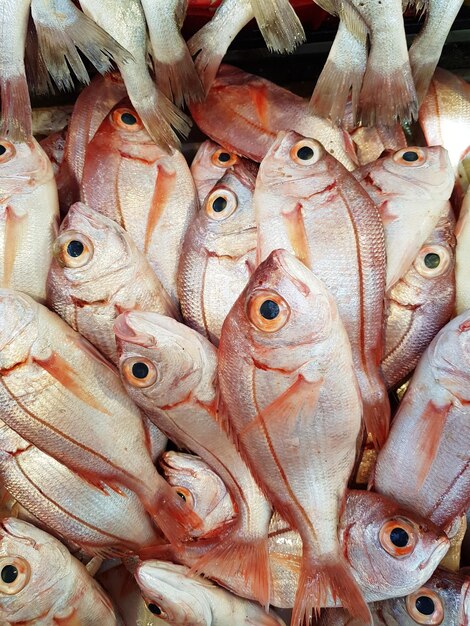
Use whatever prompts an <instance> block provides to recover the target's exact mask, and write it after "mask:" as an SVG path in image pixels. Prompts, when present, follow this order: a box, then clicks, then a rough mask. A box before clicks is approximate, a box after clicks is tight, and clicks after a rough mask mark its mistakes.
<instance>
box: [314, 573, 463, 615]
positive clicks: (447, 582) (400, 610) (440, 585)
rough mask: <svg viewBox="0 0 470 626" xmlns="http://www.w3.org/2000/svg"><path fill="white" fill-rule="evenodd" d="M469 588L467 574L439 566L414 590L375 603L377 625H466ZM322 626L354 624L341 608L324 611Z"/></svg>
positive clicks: (372, 606) (374, 613) (372, 609)
mask: <svg viewBox="0 0 470 626" xmlns="http://www.w3.org/2000/svg"><path fill="white" fill-rule="evenodd" d="M469 588H470V580H469V578H468V576H466V575H465V574H463V573H457V574H454V573H452V572H448V571H446V570H444V569H437V570H436V572H435V573H434V574H433V576H432V577H431V578H430V579H429V580H428V581H427V582H426V584H425V585H424V586H423V587H421V588H420V589H418V590H417V591H415V592H414V593H411V594H409V595H407V596H406V597H404V598H392V599H390V600H385V601H383V602H378V603H376V604H372V605H371V607H370V608H371V613H372V616H373V618H374V622H373V623H374V626H415V625H416V624H440V625H441V626H466V624H468V620H469V619H470V592H469ZM320 626H354V622H352V621H351V620H350V619H349V616H348V615H347V613H345V611H343V610H342V609H333V610H329V611H325V613H324V616H323V617H322V619H321V620H320Z"/></svg>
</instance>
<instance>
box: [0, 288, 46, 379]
mask: <svg viewBox="0 0 470 626" xmlns="http://www.w3.org/2000/svg"><path fill="white" fill-rule="evenodd" d="M38 308H39V305H38V304H37V303H36V302H35V301H34V300H33V299H32V298H30V297H29V296H27V295H26V294H23V293H20V292H18V291H14V290H13V289H0V370H2V373H6V370H9V369H12V368H14V367H15V366H16V365H19V364H21V363H24V362H25V361H27V360H28V358H29V356H30V354H31V350H32V347H33V345H34V343H35V341H36V339H37V338H38V335H39V321H38Z"/></svg>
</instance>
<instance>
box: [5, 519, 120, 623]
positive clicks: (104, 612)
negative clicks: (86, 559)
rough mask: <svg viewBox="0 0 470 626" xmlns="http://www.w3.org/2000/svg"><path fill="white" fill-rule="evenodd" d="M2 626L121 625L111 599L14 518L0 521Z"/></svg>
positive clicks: (51, 542) (44, 537)
mask: <svg viewBox="0 0 470 626" xmlns="http://www.w3.org/2000/svg"><path fill="white" fill-rule="evenodd" d="M0 538H1V539H0V570H1V578H2V580H1V582H0V622H1V623H2V624H3V625H4V626H15V625H16V624H20V623H21V624H24V625H25V626H33V625H39V624H44V625H46V624H63V626H75V625H77V626H78V625H80V626H95V625H96V624H100V626H122V621H121V618H120V616H119V615H118V613H117V612H116V610H115V609H114V607H113V605H112V603H111V601H110V600H109V598H108V597H107V596H106V594H105V593H104V591H103V589H102V588H101V587H100V586H99V585H98V583H97V582H96V581H95V580H94V579H93V578H92V577H91V576H90V575H89V574H88V572H87V570H86V568H85V566H84V565H82V563H80V561H78V560H77V559H75V558H74V557H73V556H72V555H71V554H70V552H69V551H68V550H67V548H66V547H65V546H64V545H62V543H61V542H60V541H58V540H57V539H55V538H54V537H52V536H51V535H48V534H47V533H45V532H44V531H43V530H40V529H39V528H36V527H35V526H32V525H31V524H28V523H27V522H23V521H20V520H17V519H14V518H6V519H3V520H1V522H0Z"/></svg>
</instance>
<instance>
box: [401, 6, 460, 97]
mask: <svg viewBox="0 0 470 626" xmlns="http://www.w3.org/2000/svg"><path fill="white" fill-rule="evenodd" d="M462 4H463V0H427V2H426V9H425V21H424V26H423V27H422V29H421V30H420V32H419V33H418V34H417V36H416V37H415V38H414V40H413V43H412V44H411V47H410V50H409V57H410V64H411V71H412V72H413V79H414V83H415V86H416V93H417V95H418V102H419V103H420V104H421V102H422V101H423V99H424V97H425V96H426V93H427V91H428V88H429V83H430V82H431V79H432V76H433V74H434V70H435V69H436V67H437V64H438V63H439V59H440V58H441V54H442V49H443V47H444V44H445V42H446V39H447V36H448V35H449V32H450V29H451V28H452V24H453V23H454V20H455V18H456V17H457V13H458V12H459V10H460V7H461V6H462Z"/></svg>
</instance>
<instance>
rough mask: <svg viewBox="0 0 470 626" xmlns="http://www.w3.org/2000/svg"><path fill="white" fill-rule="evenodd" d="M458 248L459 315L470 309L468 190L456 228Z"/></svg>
mask: <svg viewBox="0 0 470 626" xmlns="http://www.w3.org/2000/svg"><path fill="white" fill-rule="evenodd" d="M455 236H456V237H457V248H456V256H455V278H456V289H457V298H456V302H455V311H456V313H457V315H460V313H463V312H464V311H465V310H466V309H470V280H469V270H470V259H469V256H468V255H469V250H470V192H468V191H467V193H466V195H465V198H464V201H463V204H462V207H461V209H460V216H459V221H458V222H457V226H456V229H455Z"/></svg>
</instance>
